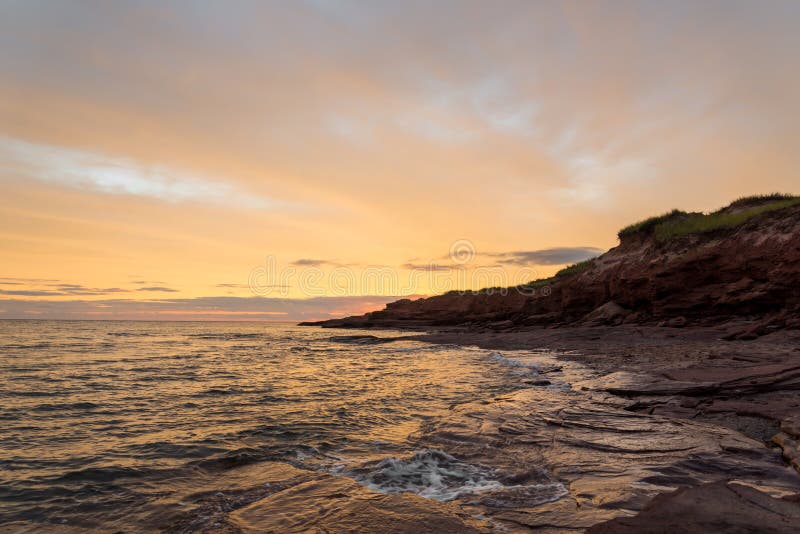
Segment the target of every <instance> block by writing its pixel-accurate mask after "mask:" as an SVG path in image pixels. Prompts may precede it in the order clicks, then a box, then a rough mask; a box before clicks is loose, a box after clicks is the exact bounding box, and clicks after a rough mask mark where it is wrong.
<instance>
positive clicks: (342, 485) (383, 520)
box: [231, 476, 486, 534]
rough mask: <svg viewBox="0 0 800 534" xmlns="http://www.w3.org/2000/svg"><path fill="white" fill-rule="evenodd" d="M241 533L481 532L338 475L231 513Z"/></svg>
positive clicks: (459, 515) (423, 502) (458, 517)
mask: <svg viewBox="0 0 800 534" xmlns="http://www.w3.org/2000/svg"><path fill="white" fill-rule="evenodd" d="M231 521H232V522H233V524H235V525H236V526H237V527H238V528H239V529H241V531H242V532H287V533H290V532H327V533H349V532H385V533H387V534H405V533H408V534H422V533H462V532H463V533H477V532H485V531H486V529H485V528H482V527H481V522H478V521H475V520H472V519H471V518H470V517H469V515H468V514H466V513H464V512H462V511H461V510H460V509H459V508H458V507H457V506H454V505H450V504H447V503H441V502H438V501H434V500H431V499H425V498H423V497H419V496H417V495H413V494H410V493H404V494H384V493H376V492H374V491H371V490H368V489H366V488H365V487H364V486H362V485H360V484H358V483H357V482H355V481H353V480H351V479H347V478H341V477H333V476H323V477H321V478H320V479H317V480H312V481H309V482H306V483H303V484H298V485H296V486H293V487H291V488H289V489H286V490H284V491H281V492H279V493H275V494H273V495H270V496H269V497H267V498H265V499H261V500H259V501H256V502H254V503H252V504H250V505H249V506H246V507H244V508H241V509H239V510H237V511H235V512H234V513H233V514H231Z"/></svg>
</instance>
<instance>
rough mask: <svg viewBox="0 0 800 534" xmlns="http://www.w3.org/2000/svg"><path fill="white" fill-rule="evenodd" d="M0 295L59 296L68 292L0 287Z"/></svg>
mask: <svg viewBox="0 0 800 534" xmlns="http://www.w3.org/2000/svg"><path fill="white" fill-rule="evenodd" d="M0 295H9V296H16V297H57V296H61V295H67V293H62V292H60V291H47V290H35V289H12V290H8V289H0Z"/></svg>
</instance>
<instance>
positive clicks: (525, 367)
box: [489, 352, 539, 374]
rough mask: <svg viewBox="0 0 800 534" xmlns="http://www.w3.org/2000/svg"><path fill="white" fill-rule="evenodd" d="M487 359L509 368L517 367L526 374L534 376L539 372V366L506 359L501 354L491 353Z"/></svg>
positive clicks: (534, 363)
mask: <svg viewBox="0 0 800 534" xmlns="http://www.w3.org/2000/svg"><path fill="white" fill-rule="evenodd" d="M489 358H491V359H492V360H494V361H496V362H498V363H501V364H503V365H507V366H509V367H517V368H519V369H520V370H522V371H524V372H525V373H528V374H536V373H538V372H539V366H538V365H537V364H536V362H526V361H523V360H518V359H514V358H508V357H506V356H504V355H503V353H501V352H492V353H490V354H489Z"/></svg>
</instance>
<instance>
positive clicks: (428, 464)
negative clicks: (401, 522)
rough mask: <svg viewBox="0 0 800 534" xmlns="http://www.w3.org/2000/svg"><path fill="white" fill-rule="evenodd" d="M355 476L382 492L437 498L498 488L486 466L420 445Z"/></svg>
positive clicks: (450, 498)
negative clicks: (407, 456)
mask: <svg viewBox="0 0 800 534" xmlns="http://www.w3.org/2000/svg"><path fill="white" fill-rule="evenodd" d="M356 479H357V480H358V481H359V482H361V483H362V484H364V485H365V486H367V487H369V488H371V489H374V490H375V491H380V492H383V493H402V492H412V493H416V494H418V495H421V496H423V497H428V498H430V499H436V500H439V501H451V500H453V499H455V498H456V497H458V496H459V495H462V494H466V493H478V492H482V491H486V490H491V489H499V488H502V487H503V484H502V483H501V482H500V481H498V480H493V479H492V477H491V472H490V471H489V470H488V469H485V468H480V467H476V466H473V465H470V464H467V463H464V462H461V461H459V460H457V459H455V458H454V457H452V456H450V455H449V454H447V453H445V452H442V451H439V450H435V449H423V450H421V451H417V452H416V453H415V454H414V455H413V456H411V457H410V458H406V459H398V458H394V457H390V458H386V459H384V460H381V462H380V463H378V464H377V465H376V466H375V468H374V470H372V471H370V472H369V473H367V474H365V475H361V476H357V477H356Z"/></svg>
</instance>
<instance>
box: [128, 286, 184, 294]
mask: <svg viewBox="0 0 800 534" xmlns="http://www.w3.org/2000/svg"><path fill="white" fill-rule="evenodd" d="M136 291H154V292H161V293H178V290H177V289H173V288H171V287H165V286H148V287H140V288H138V289H137V290H136Z"/></svg>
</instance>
